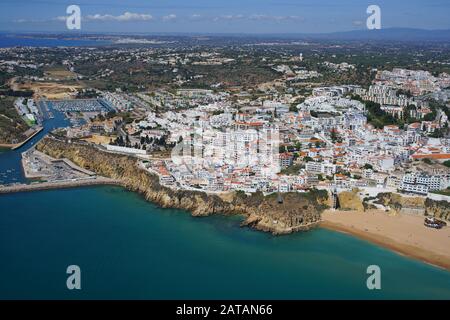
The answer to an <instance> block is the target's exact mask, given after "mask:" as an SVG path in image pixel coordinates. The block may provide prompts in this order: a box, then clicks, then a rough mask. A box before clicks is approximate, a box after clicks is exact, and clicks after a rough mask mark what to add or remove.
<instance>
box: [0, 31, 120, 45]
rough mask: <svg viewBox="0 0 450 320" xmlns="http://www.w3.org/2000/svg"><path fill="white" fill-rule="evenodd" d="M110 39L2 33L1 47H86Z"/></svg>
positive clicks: (103, 42)
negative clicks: (41, 36)
mask: <svg viewBox="0 0 450 320" xmlns="http://www.w3.org/2000/svg"><path fill="white" fill-rule="evenodd" d="M110 43H111V42H109V41H96V40H68V39H56V38H45V37H44V38H31V37H24V36H17V35H9V34H2V33H0V48H9V47H84V46H100V45H107V44H110Z"/></svg>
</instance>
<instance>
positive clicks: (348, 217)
mask: <svg viewBox="0 0 450 320" xmlns="http://www.w3.org/2000/svg"><path fill="white" fill-rule="evenodd" d="M322 219H323V221H322V222H321V226H322V227H324V228H328V229H332V230H336V231H341V232H345V233H349V234H352V235H354V236H356V237H359V238H362V239H365V240H368V241H371V242H373V243H376V244H378V245H380V246H383V247H386V248H389V249H391V250H393V251H396V252H398V253H401V254H404V255H406V256H410V257H413V258H417V259H420V260H422V261H425V262H428V263H430V264H433V265H436V266H439V267H442V268H445V269H447V270H450V227H448V226H447V227H444V228H442V229H440V230H436V229H432V228H427V227H425V226H424V225H423V222H424V217H422V216H415V215H407V214H396V215H391V214H388V213H385V212H383V211H379V210H370V211H367V212H358V211H332V210H327V211H325V212H324V213H323V214H322Z"/></svg>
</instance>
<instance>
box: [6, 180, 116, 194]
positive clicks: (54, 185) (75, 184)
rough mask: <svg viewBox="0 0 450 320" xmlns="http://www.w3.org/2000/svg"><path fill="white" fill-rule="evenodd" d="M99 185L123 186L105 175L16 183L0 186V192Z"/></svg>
mask: <svg viewBox="0 0 450 320" xmlns="http://www.w3.org/2000/svg"><path fill="white" fill-rule="evenodd" d="M99 185H115V186H123V184H122V183H121V182H120V181H118V180H114V179H110V178H105V177H97V178H95V179H83V180H75V181H54V182H40V183H31V184H16V185H11V186H2V187H0V194H8V193H18V192H29V191H39V190H50V189H67V188H76V187H84V186H99Z"/></svg>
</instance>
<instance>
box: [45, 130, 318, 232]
mask: <svg viewBox="0 0 450 320" xmlns="http://www.w3.org/2000/svg"><path fill="white" fill-rule="evenodd" d="M36 149H38V150H39V151H41V152H44V153H46V154H48V155H49V156H51V157H54V158H67V159H69V160H71V161H72V162H74V163H75V164H77V165H78V166H80V167H83V168H85V169H88V170H91V171H94V172H96V173H97V174H98V175H101V176H105V177H108V178H113V179H116V180H119V181H121V183H122V185H123V186H124V187H126V188H127V189H129V190H132V191H136V192H139V193H141V194H142V195H143V196H144V197H145V198H146V199H147V200H149V201H151V202H154V203H156V204H158V205H160V206H161V207H163V208H178V209H185V210H188V211H190V212H191V213H192V215H194V216H207V215H211V214H216V213H221V214H243V215H245V216H246V220H245V221H244V222H243V225H248V226H251V227H254V228H256V229H258V230H263V231H267V232H272V233H273V234H283V233H291V232H294V231H298V230H307V229H309V228H311V227H313V226H315V225H316V224H317V223H318V222H319V220H320V213H321V212H322V211H323V210H324V209H325V208H326V205H325V203H326V201H327V194H326V192H321V191H313V192H309V193H304V194H300V193H288V194H283V203H281V204H280V203H278V199H277V196H276V195H269V196H263V195H262V194H261V193H255V194H252V195H251V196H246V195H245V194H241V193H234V192H233V193H231V194H224V195H220V196H219V195H215V194H214V195H211V194H206V193H204V192H200V191H188V190H172V189H170V188H167V187H164V186H161V185H160V184H159V178H158V177H157V176H156V175H153V174H151V173H149V172H147V171H145V170H144V169H141V168H139V167H138V166H137V161H136V159H135V158H132V157H130V156H125V155H119V154H112V153H107V152H103V151H100V150H98V149H97V148H95V147H93V146H90V145H84V144H83V145H82V144H73V143H66V142H63V141H59V140H56V139H53V138H49V137H46V138H44V139H42V140H41V141H40V142H39V143H38V144H37V145H36Z"/></svg>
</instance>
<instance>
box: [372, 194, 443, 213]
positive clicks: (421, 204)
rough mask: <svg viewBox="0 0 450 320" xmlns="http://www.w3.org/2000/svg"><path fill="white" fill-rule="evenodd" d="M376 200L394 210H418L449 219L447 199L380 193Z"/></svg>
mask: <svg viewBox="0 0 450 320" xmlns="http://www.w3.org/2000/svg"><path fill="white" fill-rule="evenodd" d="M377 198H378V202H379V203H381V204H383V205H385V206H389V207H390V208H391V209H392V210H395V211H396V212H400V211H405V210H406V211H408V210H409V211H411V212H412V213H414V212H419V211H421V212H422V213H424V214H426V215H428V216H433V217H436V218H439V219H443V220H450V205H449V203H448V202H447V201H436V200H432V199H430V198H424V197H402V196H401V195H399V194H394V193H380V194H378V196H377Z"/></svg>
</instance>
